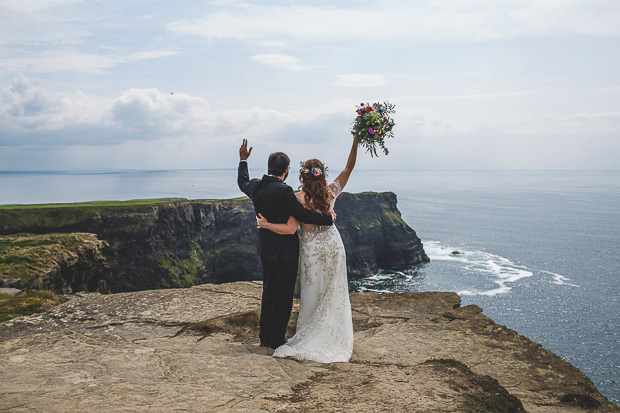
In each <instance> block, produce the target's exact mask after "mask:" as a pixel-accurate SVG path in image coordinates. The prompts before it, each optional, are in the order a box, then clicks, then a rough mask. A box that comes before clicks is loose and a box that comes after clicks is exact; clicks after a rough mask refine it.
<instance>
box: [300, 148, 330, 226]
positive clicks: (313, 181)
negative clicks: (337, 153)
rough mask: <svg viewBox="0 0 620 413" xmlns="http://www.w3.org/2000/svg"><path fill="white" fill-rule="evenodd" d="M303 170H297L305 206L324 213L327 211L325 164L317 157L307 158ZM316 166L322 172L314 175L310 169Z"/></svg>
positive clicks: (327, 196)
mask: <svg viewBox="0 0 620 413" xmlns="http://www.w3.org/2000/svg"><path fill="white" fill-rule="evenodd" d="M304 167H305V171H307V172H302V171H299V182H301V186H300V187H299V189H300V190H302V191H304V199H305V201H306V206H308V207H311V208H313V209H316V210H318V211H320V212H322V213H324V214H327V213H329V207H330V205H329V192H328V191H327V179H326V176H327V174H326V173H325V165H323V162H321V161H319V160H318V159H308V160H307V161H306V162H305V163H304ZM314 168H318V169H320V170H321V171H323V173H322V174H321V175H319V176H314V175H313V174H312V173H311V172H310V171H312V169H314Z"/></svg>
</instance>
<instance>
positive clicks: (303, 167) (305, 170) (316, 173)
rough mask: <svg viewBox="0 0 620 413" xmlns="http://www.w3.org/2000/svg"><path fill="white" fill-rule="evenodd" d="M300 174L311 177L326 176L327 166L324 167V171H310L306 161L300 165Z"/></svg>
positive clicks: (314, 169) (318, 169) (317, 169)
mask: <svg viewBox="0 0 620 413" xmlns="http://www.w3.org/2000/svg"><path fill="white" fill-rule="evenodd" d="M299 172H301V173H302V174H310V175H313V176H321V175H325V174H326V173H327V165H323V169H320V168H312V169H308V168H306V163H305V162H304V161H301V162H300V163H299Z"/></svg>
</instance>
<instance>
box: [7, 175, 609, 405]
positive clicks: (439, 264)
mask: <svg viewBox="0 0 620 413" xmlns="http://www.w3.org/2000/svg"><path fill="white" fill-rule="evenodd" d="M332 170H334V168H332ZM262 173H263V171H262V170H251V171H250V174H251V175H252V176H253V177H259V176H261V175H262ZM333 176H335V175H333ZM288 183H289V184H291V185H292V186H293V187H296V186H297V179H296V177H295V174H293V175H292V176H291V177H289V179H288ZM346 190H347V191H349V192H364V191H379V192H381V191H392V192H394V193H396V194H397V196H398V207H399V209H400V211H401V213H402V215H403V218H404V219H405V221H406V222H407V223H408V224H409V225H410V226H411V227H412V228H414V229H415V230H416V232H417V234H418V236H419V237H420V238H421V239H422V242H423V243H424V248H425V250H426V252H427V254H428V255H429V257H430V259H431V262H430V263H428V264H423V265H420V266H416V267H413V268H409V269H403V270H402V271H388V270H381V271H380V272H379V273H378V274H376V275H375V276H373V277H371V278H367V279H363V280H352V281H351V282H350V289H351V291H379V292H388V291H389V292H404V291H456V292H458V293H459V294H460V295H461V297H462V304H463V305H468V304H476V305H479V306H480V307H482V308H483V310H484V313H485V314H486V315H487V316H489V317H491V318H492V319H493V320H495V321H496V322H497V323H499V324H503V325H506V326H508V327H509V328H511V329H513V330H516V331H517V332H518V333H520V334H522V335H525V336H526V337H529V338H531V339H532V340H534V341H536V342H537V343H540V344H541V345H543V347H545V348H547V349H549V350H551V351H553V352H554V353H556V354H558V355H560V356H561V357H563V358H564V359H566V360H567V361H569V362H570V363H572V364H573V365H575V366H576V367H578V368H579V369H581V370H582V371H583V372H584V373H585V374H587V375H588V377H590V378H591V379H592V381H593V382H594V384H595V385H596V387H597V388H598V389H599V390H600V391H601V393H603V394H604V395H605V396H607V397H608V398H609V399H610V400H611V401H612V402H614V403H616V404H619V403H620V253H619V252H618V249H619V248H620V171H520V170H518V171H368V170H366V171H360V170H356V171H354V172H353V174H352V176H351V179H350V181H349V184H348V185H347V187H346ZM241 195H242V194H241V193H240V192H239V190H238V189H237V184H236V169H231V170H199V171H165V170H162V171H91V172H0V204H14V203H22V204H28V203H61V202H78V201H92V200H127V199H143V198H170V197H172V198H188V199H220V198H232V197H238V196H241Z"/></svg>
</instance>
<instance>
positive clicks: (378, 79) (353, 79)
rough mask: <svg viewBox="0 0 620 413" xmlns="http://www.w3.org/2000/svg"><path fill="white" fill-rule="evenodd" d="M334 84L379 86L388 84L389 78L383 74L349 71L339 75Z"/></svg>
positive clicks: (357, 86) (358, 86)
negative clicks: (386, 78)
mask: <svg viewBox="0 0 620 413" xmlns="http://www.w3.org/2000/svg"><path fill="white" fill-rule="evenodd" d="M334 84H335V85H337V86H343V87H350V88H364V87H378V86H385V85H387V80H385V78H384V77H383V76H381V75H365V74H362V73H347V74H344V75H339V76H337V78H336V81H335V82H334Z"/></svg>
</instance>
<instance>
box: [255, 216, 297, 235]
mask: <svg viewBox="0 0 620 413" xmlns="http://www.w3.org/2000/svg"><path fill="white" fill-rule="evenodd" d="M298 226H299V221H297V220H296V219H295V218H293V217H288V222H287V223H286V224H272V223H270V222H268V221H267V220H266V219H265V217H263V216H262V215H261V214H258V216H257V217H256V227H257V228H263V229H268V230H269V231H272V232H275V233H276V234H280V235H286V234H294V233H295V232H296V231H297V227H298Z"/></svg>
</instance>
